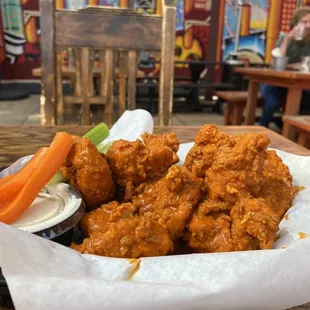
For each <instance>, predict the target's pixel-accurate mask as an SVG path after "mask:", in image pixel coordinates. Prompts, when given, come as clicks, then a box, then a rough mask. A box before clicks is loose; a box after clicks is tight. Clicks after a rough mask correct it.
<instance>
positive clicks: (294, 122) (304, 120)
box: [283, 115, 310, 148]
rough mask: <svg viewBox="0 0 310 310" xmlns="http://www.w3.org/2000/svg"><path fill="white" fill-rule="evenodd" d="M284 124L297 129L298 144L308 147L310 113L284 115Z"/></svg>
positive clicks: (309, 146)
mask: <svg viewBox="0 0 310 310" xmlns="http://www.w3.org/2000/svg"><path fill="white" fill-rule="evenodd" d="M283 122H284V124H286V123H288V124H289V125H291V126H293V127H295V128H297V129H298V131H299V134H298V140H297V142H298V144H299V145H302V146H304V147H308V148H310V115H308V116H307V115H298V116H296V115H284V116H283Z"/></svg>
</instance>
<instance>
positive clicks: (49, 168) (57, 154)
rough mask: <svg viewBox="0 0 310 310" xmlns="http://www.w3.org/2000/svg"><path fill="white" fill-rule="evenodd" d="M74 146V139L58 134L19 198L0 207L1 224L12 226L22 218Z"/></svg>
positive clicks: (65, 134)
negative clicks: (11, 224)
mask: <svg viewBox="0 0 310 310" xmlns="http://www.w3.org/2000/svg"><path fill="white" fill-rule="evenodd" d="M72 144H73V137H72V136H70V135H69V134H67V133H65V132H59V133H57V134H56V136H55V138H54V140H53V142H52V144H51V145H50V147H49V149H48V151H47V152H46V154H45V155H44V156H43V158H42V159H41V161H40V162H39V163H38V165H37V167H36V169H35V170H34V171H33V173H32V175H30V176H29V179H28V181H27V182H26V184H25V186H24V187H23V188H22V189H21V191H20V192H19V194H18V196H17V197H15V199H14V200H13V201H12V202H11V203H10V204H8V205H6V206H4V207H2V209H1V205H0V222H3V223H6V224H10V223H12V222H14V221H15V220H16V219H18V217H20V216H21V215H22V214H23V213H24V212H25V211H26V210H27V209H28V207H29V206H30V205H31V204H32V203H33V201H34V200H35V199H36V197H37V195H38V194H39V192H40V191H41V189H42V188H43V187H44V186H45V185H46V184H47V183H48V181H49V180H50V179H51V177H52V176H53V175H54V174H55V173H56V172H57V171H58V170H59V168H60V167H61V165H62V164H63V162H64V161H65V159H66V157H67V155H68V153H69V152H70V150H71V147H72Z"/></svg>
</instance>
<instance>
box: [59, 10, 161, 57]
mask: <svg viewBox="0 0 310 310" xmlns="http://www.w3.org/2000/svg"><path fill="white" fill-rule="evenodd" d="M161 28H162V20H161V18H160V17H148V16H143V15H141V16H136V15H133V16H131V15H110V14H109V15H106V14H93V13H84V12H79V11H78V12H72V11H56V12H55V34H56V36H55V43H56V45H59V46H64V47H71V46H78V47H83V46H86V47H93V48H99V49H103V48H111V49H124V50H150V51H153V50H154V51H157V50H160V48H161Z"/></svg>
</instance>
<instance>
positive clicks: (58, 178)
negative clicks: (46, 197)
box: [47, 171, 67, 184]
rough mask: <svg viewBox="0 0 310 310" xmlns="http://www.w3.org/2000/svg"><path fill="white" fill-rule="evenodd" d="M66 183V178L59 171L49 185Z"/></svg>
mask: <svg viewBox="0 0 310 310" xmlns="http://www.w3.org/2000/svg"><path fill="white" fill-rule="evenodd" d="M66 181H67V179H66V177H65V176H64V175H63V174H62V173H61V172H60V171H57V172H56V173H55V175H54V176H53V177H52V178H51V179H50V180H49V182H48V183H47V184H57V183H64V182H66Z"/></svg>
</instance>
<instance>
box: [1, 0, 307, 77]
mask: <svg viewBox="0 0 310 310" xmlns="http://www.w3.org/2000/svg"><path fill="white" fill-rule="evenodd" d="M55 1H56V7H57V8H59V9H61V8H66V9H70V10H76V9H79V8H82V7H85V6H86V5H107V6H115V7H116V6H121V7H128V4H129V3H132V2H133V1H132V0H131V1H129V0H55ZM154 1H155V0H154ZM218 1H225V2H223V3H225V14H224V19H223V29H222V31H221V33H222V42H221V40H218V42H216V43H215V42H212V43H213V44H217V45H219V46H218V51H220V49H221V45H222V55H220V54H221V53H217V55H218V57H219V58H222V59H224V60H225V59H227V57H229V54H230V53H231V52H232V50H233V45H234V35H235V31H236V26H237V22H236V21H237V10H236V7H235V5H234V3H235V2H236V1H235V0H218ZM154 3H155V8H154V10H155V11H156V13H157V14H159V13H160V11H161V5H160V0H156V1H155V2H154ZM176 3H177V16H176V17H177V24H176V30H177V33H176V42H175V60H176V61H178V60H181V61H186V60H199V59H206V57H207V56H208V49H209V36H210V25H211V10H212V0H176ZM249 3H250V6H244V7H243V10H242V16H243V17H242V26H241V38H240V42H239V48H238V53H239V55H241V56H242V57H245V58H248V59H249V60H250V61H251V62H252V63H262V62H267V63H268V62H269V61H270V52H271V50H272V48H273V47H274V44H275V42H276V40H277V37H278V35H279V32H280V31H288V27H289V20H290V18H291V15H292V14H293V11H294V10H295V8H296V6H298V5H310V0H249ZM219 18H220V19H222V18H221V17H219ZM156 58H158V55H154V54H152V55H150V54H148V53H142V54H141V59H156ZM67 62H68V59H67V56H66V57H65V59H64V63H67ZM0 64H2V68H3V69H4V70H3V71H4V72H3V78H4V79H31V78H33V77H32V73H31V72H32V69H34V68H36V67H39V66H40V17H39V0H0ZM177 67H179V68H177V69H180V70H181V71H182V69H183V68H182V67H186V66H182V65H177ZM149 69H150V70H153V69H154V68H153V69H152V68H149ZM153 73H158V66H157V67H155V70H154V71H153Z"/></svg>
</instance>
